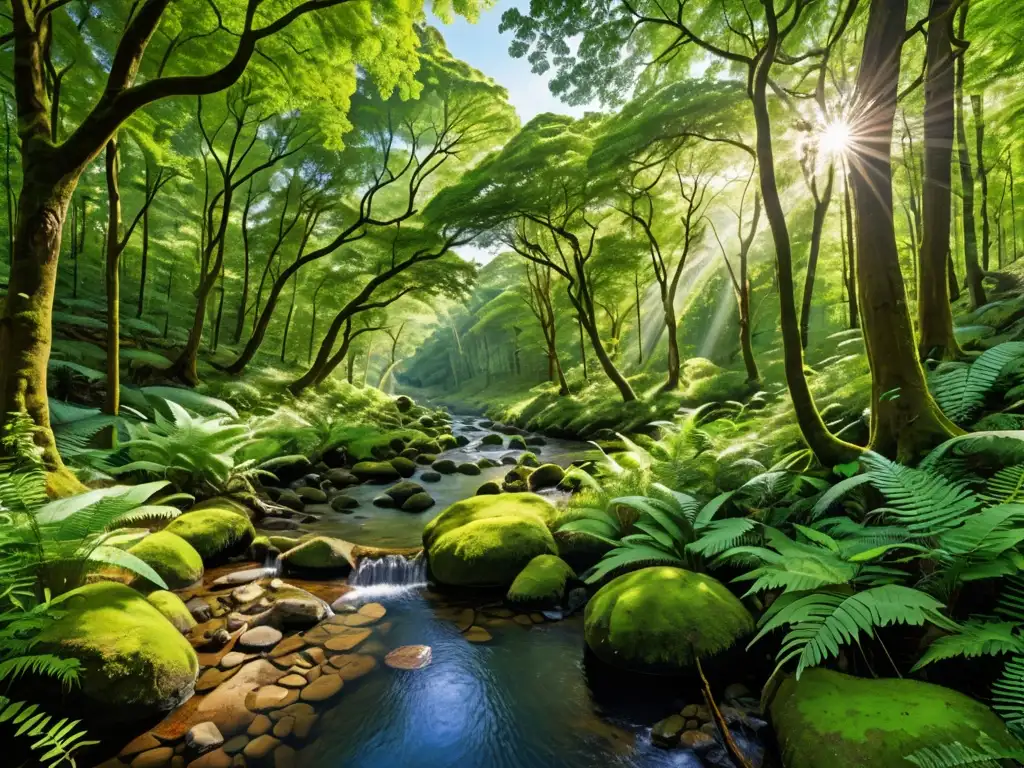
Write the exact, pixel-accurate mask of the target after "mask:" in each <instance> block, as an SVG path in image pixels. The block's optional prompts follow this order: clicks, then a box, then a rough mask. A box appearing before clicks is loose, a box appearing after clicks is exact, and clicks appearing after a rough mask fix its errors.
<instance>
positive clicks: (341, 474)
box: [326, 468, 359, 488]
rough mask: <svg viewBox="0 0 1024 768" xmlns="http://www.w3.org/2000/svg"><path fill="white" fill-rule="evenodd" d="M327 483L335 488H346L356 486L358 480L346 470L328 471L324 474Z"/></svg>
mask: <svg viewBox="0 0 1024 768" xmlns="http://www.w3.org/2000/svg"><path fill="white" fill-rule="evenodd" d="M326 478H327V482H329V483H330V484H331V485H333V486H334V487H335V488H347V487H348V486H350V485H358V484H359V478H358V477H356V476H355V475H354V474H353V473H351V472H349V471H348V470H347V469H341V468H337V469H330V470H328V471H327V474H326Z"/></svg>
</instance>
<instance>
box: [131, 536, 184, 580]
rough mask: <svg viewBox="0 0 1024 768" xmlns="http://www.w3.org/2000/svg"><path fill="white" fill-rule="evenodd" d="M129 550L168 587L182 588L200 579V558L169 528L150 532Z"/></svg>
mask: <svg viewBox="0 0 1024 768" xmlns="http://www.w3.org/2000/svg"><path fill="white" fill-rule="evenodd" d="M128 551H129V552H131V553H132V554H133V555H135V556H136V557H137V558H139V559H140V560H141V561H142V562H144V563H145V564H146V565H148V566H149V567H150V568H152V569H153V570H154V571H156V573H157V575H158V576H159V577H160V578H161V579H163V580H164V583H165V584H167V588H168V589H184V588H185V587H187V586H189V585H191V584H195V583H196V582H197V581H199V580H200V579H201V578H203V558H202V557H200V555H199V553H198V552H196V550H195V547H193V546H192V545H191V544H189V543H188V542H187V541H185V540H184V539H183V538H181V536H178V535H177V534H174V533H171V532H170V531H158V532H156V533H151V534H150V535H149V536H147V537H146V538H144V539H143V540H142V541H140V542H139V543H138V544H136V545H135V546H134V547H132V548H131V549H129V550H128Z"/></svg>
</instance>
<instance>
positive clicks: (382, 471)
mask: <svg viewBox="0 0 1024 768" xmlns="http://www.w3.org/2000/svg"><path fill="white" fill-rule="evenodd" d="M352 474H353V475H355V476H356V477H358V478H359V480H360V482H365V483H378V484H380V485H383V484H384V483H393V482H394V481H395V480H400V479H401V477H402V475H401V473H400V472H399V471H398V470H397V469H395V468H394V466H392V465H391V463H390V462H387V461H360V462H359V463H358V464H356V465H355V466H354V467H352Z"/></svg>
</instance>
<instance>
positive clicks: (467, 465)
mask: <svg viewBox="0 0 1024 768" xmlns="http://www.w3.org/2000/svg"><path fill="white" fill-rule="evenodd" d="M458 470H459V472H461V473H462V474H463V475H479V474H480V467H478V466H477V465H476V464H474V463H473V462H471V461H464V462H462V463H461V464H459V466H458Z"/></svg>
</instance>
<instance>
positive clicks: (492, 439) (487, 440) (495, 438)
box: [480, 432, 505, 445]
mask: <svg viewBox="0 0 1024 768" xmlns="http://www.w3.org/2000/svg"><path fill="white" fill-rule="evenodd" d="M504 444H505V438H503V437H502V436H501V435H496V434H494V433H493V432H492V433H491V434H489V435H484V436H483V437H481V438H480V445H504Z"/></svg>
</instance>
